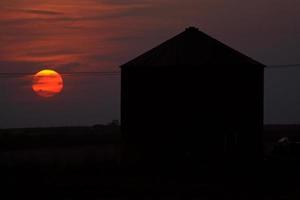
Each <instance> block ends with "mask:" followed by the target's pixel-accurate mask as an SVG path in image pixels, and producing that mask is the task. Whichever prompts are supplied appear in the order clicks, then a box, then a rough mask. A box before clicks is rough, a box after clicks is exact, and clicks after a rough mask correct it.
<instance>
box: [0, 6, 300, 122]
mask: <svg viewBox="0 0 300 200" xmlns="http://www.w3.org/2000/svg"><path fill="white" fill-rule="evenodd" d="M299 19H300V2H298V1H297V0H285V1H282V0H252V1H241V0H185V1H182V0H51V1H50V0H9V1H1V2H0V27H1V29H0V72H25V73H32V74H33V73H35V72H37V71H39V70H40V69H43V66H47V68H49V66H50V67H53V68H54V69H56V70H58V71H63V72H74V71H115V70H118V67H119V66H120V65H121V64H123V63H124V62H126V61H128V60H130V59H132V58H134V57H135V56H137V55H139V54H141V53H143V52H144V51H146V50H148V49H149V48H152V47H153V46H156V45H157V44H159V43H161V42H162V41H164V40H166V39H169V38H170V37H172V36H174V35H176V34H177V33H179V32H181V31H183V30H184V29H185V28H186V27H188V26H197V27H198V28H199V29H200V30H202V31H204V32H206V33H208V34H209V35H212V36H213V37H215V38H217V39H219V40H221V41H223V42H224V43H226V44H228V45H229V46H232V47H233V48H235V49H237V50H239V51H241V52H243V53H245V54H247V55H249V56H250V57H253V58H254V59H257V60H258V61H260V62H263V63H265V64H267V65H271V64H286V63H300V57H299V53H300V26H299V24H298V23H299ZM286 73H288V72H286ZM294 73H295V72H294ZM278 74H282V72H279V73H277V72H276V71H271V72H268V71H266V78H267V82H266V88H272V85H273V84H274V81H275V83H276V84H279V82H278V81H280V76H279V75H278ZM299 75H300V74H299ZM65 79H66V80H65V89H64V92H63V93H62V94H61V96H59V97H57V98H55V99H53V100H47V101H45V100H43V99H37V98H36V96H34V95H33V94H32V91H31V90H30V89H31V85H30V84H31V77H30V76H25V77H18V78H5V79H4V78H1V79H0V89H1V90H2V91H3V92H2V94H0V103H1V104H0V106H1V107H3V109H4V112H2V113H1V114H0V118H1V119H4V120H3V124H1V122H0V128H1V127H23V126H48V125H49V126H56V125H74V124H78V123H81V124H83V125H91V124H94V123H106V122H108V121H110V120H112V119H116V118H119V100H120V97H119V79H118V77H114V78H110V77H94V76H93V77H92V76H88V77H65ZM276 81H277V82H276ZM288 81H289V80H285V82H288ZM288 84H293V82H291V83H287V84H286V85H284V86H286V87H287V88H290V87H289V85H288ZM297 84H298V83H297ZM298 85H300V82H299V84H298ZM282 87H283V86H282ZM296 89H298V87H297V88H294V89H293V90H292V91H290V93H295V91H296ZM299 89H300V88H299ZM268 91H269V90H268ZM283 91H286V90H284V89H282V90H280V91H277V90H272V89H271V90H270V91H269V92H267V94H270V95H269V96H267V98H266V102H267V106H266V109H267V110H266V111H267V115H269V117H267V120H269V121H272V120H273V121H280V120H282V119H281V118H280V117H277V118H272V116H276V114H278V111H276V112H275V111H274V110H276V109H274V108H276V107H278V106H279V105H282V104H281V103H280V102H281V101H280V100H281V96H284V93H283ZM271 95H273V96H271ZM274 95H275V96H274ZM276 95H277V96H276ZM273 98H277V101H278V103H277V104H276V103H275V104H274V103H273V102H274V101H273ZM295 98H296V97H295ZM295 98H294V99H293V103H294V104H295V106H298V107H299V108H300V99H299V103H298V101H297V100H296V99H295ZM288 103H289V102H286V104H288ZM62 105H63V106H62ZM62 108H63V109H62ZM285 109H286V110H287V115H288V114H290V113H291V112H292V111H288V110H289V109H290V110H291V108H289V107H285ZM32 110H34V111H35V112H34V114H33V115H32V116H31V117H26V116H27V114H26V113H28V112H30V113H32V112H31V111H32ZM268 113H269V114H268ZM41 119H44V120H41ZM82 119H83V120H82ZM289 119H293V120H298V119H299V121H300V115H299V116H298V115H294V114H293V115H291V117H290V118H289ZM283 121H284V119H283Z"/></svg>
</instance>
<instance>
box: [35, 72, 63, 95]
mask: <svg viewBox="0 0 300 200" xmlns="http://www.w3.org/2000/svg"><path fill="white" fill-rule="evenodd" d="M32 89H33V91H34V92H35V93H36V94H37V95H39V96H41V97H46V98H49V97H53V96H55V95H57V94H59V93H60V92H61V91H62V89H63V78H62V76H61V75H60V74H59V73H58V72H56V71H54V70H51V69H44V70H41V71H39V72H38V73H36V74H35V75H34V76H33V82H32Z"/></svg>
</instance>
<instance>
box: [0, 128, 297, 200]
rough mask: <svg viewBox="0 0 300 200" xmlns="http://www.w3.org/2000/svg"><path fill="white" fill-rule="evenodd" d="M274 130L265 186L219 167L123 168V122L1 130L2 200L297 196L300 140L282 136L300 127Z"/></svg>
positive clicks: (268, 148)
mask: <svg viewBox="0 0 300 200" xmlns="http://www.w3.org/2000/svg"><path fill="white" fill-rule="evenodd" d="M272 128H274V127H272ZM272 128H268V131H266V134H265V137H264V140H265V159H264V161H263V162H262V164H261V165H262V166H261V172H260V174H261V175H260V176H259V182H258V183H257V185H259V186H260V188H261V189H260V190H259V191H257V190H255V189H252V188H257V187H256V186H257V185H254V184H253V183H252V182H250V183H249V182H248V181H247V180H244V179H243V178H236V177H234V175H233V172H232V174H231V172H229V171H230V170H229V171H227V174H225V175H224V173H223V172H222V169H221V170H220V169H219V168H218V167H219V166H202V167H201V168H199V167H198V168H197V169H195V168H178V167H176V166H174V167H173V168H172V167H171V168H167V169H165V168H164V167H162V168H163V170H154V169H151V167H148V168H147V167H146V168H145V167H144V168H139V167H129V166H126V165H125V166H124V165H122V163H121V162H120V155H121V153H122V152H121V149H122V148H121V147H122V141H121V135H120V130H119V127H118V126H97V127H77V128H58V129H53V128H52V129H19V130H2V131H0V139H1V140H0V144H1V153H0V170H1V180H0V182H1V199H20V198H28V199H44V200H47V199H49V200H50V199H51V200H53V199H55V200H60V199H87V200H93V199H95V200H96V199H99V200H100V199H101V200H106V199H172V200H173V199H203V200H206V199H218V200H220V199H245V200H247V199H254V198H255V199H267V200H269V199H270V200H271V199H280V200H281V199H291V200H293V199H297V200H298V199H300V181H299V180H300V162H299V161H300V156H299V155H300V154H298V150H297V145H296V144H294V143H293V144H286V143H284V144H277V141H278V139H280V138H281V137H284V136H290V135H293V140H297V134H296V132H297V131H295V130H294V129H293V131H290V132H286V131H282V130H281V133H279V132H276V133H274V129H272ZM275 130H278V127H277V129H275ZM299 133H300V132H299ZM208 171H210V173H207V172H208ZM250 171H251V169H250ZM250 171H249V172H247V171H245V172H243V173H244V174H247V173H251V172H250ZM233 180H234V181H233ZM2 197H3V198H2ZM4 197H5V198H4Z"/></svg>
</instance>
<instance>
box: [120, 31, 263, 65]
mask: <svg viewBox="0 0 300 200" xmlns="http://www.w3.org/2000/svg"><path fill="white" fill-rule="evenodd" d="M207 64H210V65H221V64H222V65H224V64H248V65H249V64H252V65H260V66H262V67H264V65H263V64H261V63H259V62H257V61H255V60H253V59H252V58H250V57H248V56H246V55H244V54H242V53H240V52H238V51H236V50H234V49H232V48H230V47H228V46H227V45H225V44H223V43H221V42H219V41H218V40H216V39H214V38H212V37H210V36H208V35H206V34H205V33H203V32H201V31H199V30H198V29H197V28H194V27H190V28H187V29H186V30H185V31H184V32H182V33H180V34H178V35H177V36H175V37H173V38H171V39H170V40H167V41H166V42H164V43H162V44H161V45H159V46H157V47H155V48H154V49H152V50H150V51H148V52H146V53H144V54H142V55H140V56H138V57H137V58H135V59H133V60H131V61H129V62H128V63H126V64H124V65H122V66H121V67H122V68H123V67H130V66H140V67H143V66H147V67H160V66H186V65H188V66H201V65H207Z"/></svg>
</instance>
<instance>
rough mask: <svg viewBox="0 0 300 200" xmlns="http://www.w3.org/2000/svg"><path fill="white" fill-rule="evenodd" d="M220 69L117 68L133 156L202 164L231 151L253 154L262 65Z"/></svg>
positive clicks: (259, 111)
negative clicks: (119, 70) (120, 72)
mask: <svg viewBox="0 0 300 200" xmlns="http://www.w3.org/2000/svg"><path fill="white" fill-rule="evenodd" d="M251 67H252V68H251ZM225 68H226V69H225ZM225 68H224V66H209V67H191V68H189V70H182V69H184V68H183V67H170V68H168V67H166V68H157V69H155V70H153V68H147V67H140V68H138V67H136V68H127V69H122V106H121V107H122V108H121V109H122V131H123V134H124V138H125V140H126V141H127V143H128V144H129V146H131V147H134V149H133V150H132V151H134V152H135V153H137V154H139V155H137V157H139V156H140V157H143V158H144V159H146V160H148V161H149V160H157V161H159V162H170V161H171V160H172V161H174V162H176V160H177V161H178V162H182V160H186V162H188V160H190V162H192V163H193V164H195V163H200V164H201V163H203V162H215V161H222V160H223V158H226V156H227V155H226V153H232V152H239V154H240V155H236V156H238V157H243V156H246V157H249V156H250V157H251V156H253V157H256V156H257V154H258V153H259V151H260V145H261V144H260V141H261V139H260V137H261V132H260V131H261V128H262V120H263V113H262V112H263V109H262V103H263V71H262V68H261V67H257V69H256V68H255V66H254V67H253V66H245V67H244V68H242V67H241V66H239V68H237V67H232V68H230V69H228V68H227V67H225ZM224 141H226V144H225V143H224ZM226 145H227V146H226ZM237 149H239V151H236V150H237Z"/></svg>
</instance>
